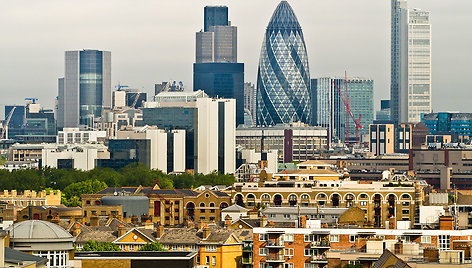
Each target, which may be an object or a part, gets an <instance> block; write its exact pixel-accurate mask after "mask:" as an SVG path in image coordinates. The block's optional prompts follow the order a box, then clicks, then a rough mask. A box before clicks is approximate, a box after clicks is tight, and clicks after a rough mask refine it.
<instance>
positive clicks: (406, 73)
mask: <svg viewBox="0 0 472 268" xmlns="http://www.w3.org/2000/svg"><path fill="white" fill-rule="evenodd" d="M429 15H430V14H429V12H427V11H421V10H418V9H413V10H408V8H407V1H406V0H392V17H391V88H390V98H391V112H392V113H391V116H392V117H391V119H392V120H393V121H394V122H395V123H406V122H413V123H417V122H420V120H421V114H422V113H430V112H431V73H432V72H431V24H430V22H429Z"/></svg>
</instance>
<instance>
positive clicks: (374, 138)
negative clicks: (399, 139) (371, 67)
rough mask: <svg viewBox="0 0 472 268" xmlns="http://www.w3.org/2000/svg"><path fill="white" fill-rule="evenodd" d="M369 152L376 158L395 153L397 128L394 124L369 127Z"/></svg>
mask: <svg viewBox="0 0 472 268" xmlns="http://www.w3.org/2000/svg"><path fill="white" fill-rule="evenodd" d="M408 144H409V143H408ZM369 151H370V152H371V153H372V154H373V155H376V156H378V155H383V154H393V153H394V152H395V126H394V125H393V124H371V125H370V126H369Z"/></svg>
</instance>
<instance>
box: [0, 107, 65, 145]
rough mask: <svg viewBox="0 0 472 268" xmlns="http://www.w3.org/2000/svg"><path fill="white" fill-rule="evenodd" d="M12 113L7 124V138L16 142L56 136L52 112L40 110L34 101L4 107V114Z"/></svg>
mask: <svg viewBox="0 0 472 268" xmlns="http://www.w3.org/2000/svg"><path fill="white" fill-rule="evenodd" d="M35 100H36V99H35ZM13 107H15V110H14V111H13V114H12V117H11V119H10V123H9V124H8V137H9V138H10V139H15V140H17V141H26V140H29V141H33V140H31V136H35V137H36V138H35V139H36V140H37V141H39V140H43V138H44V137H40V136H47V135H49V136H54V135H56V120H55V118H54V112H53V111H52V110H47V109H42V108H41V105H40V104H39V103H36V102H35V101H33V102H31V103H28V104H26V105H15V106H9V105H7V106H5V114H6V116H8V115H9V114H10V112H11V111H12V109H13Z"/></svg>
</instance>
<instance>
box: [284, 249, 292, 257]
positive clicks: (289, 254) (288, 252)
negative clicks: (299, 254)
mask: <svg viewBox="0 0 472 268" xmlns="http://www.w3.org/2000/svg"><path fill="white" fill-rule="evenodd" d="M284 255H285V256H293V248H286V249H284Z"/></svg>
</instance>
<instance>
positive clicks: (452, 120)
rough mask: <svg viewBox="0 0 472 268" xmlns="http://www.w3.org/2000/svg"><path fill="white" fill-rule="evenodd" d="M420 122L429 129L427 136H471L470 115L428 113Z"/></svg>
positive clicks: (471, 117) (471, 119)
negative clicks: (452, 133) (439, 134)
mask: <svg viewBox="0 0 472 268" xmlns="http://www.w3.org/2000/svg"><path fill="white" fill-rule="evenodd" d="M421 121H422V122H424V123H425V125H426V126H427V127H428V128H429V134H431V135H435V134H438V133H445V132H455V133H457V134H458V135H460V136H466V137H471V136H472V114H471V113H448V112H442V113H430V114H423V115H422V119H421Z"/></svg>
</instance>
